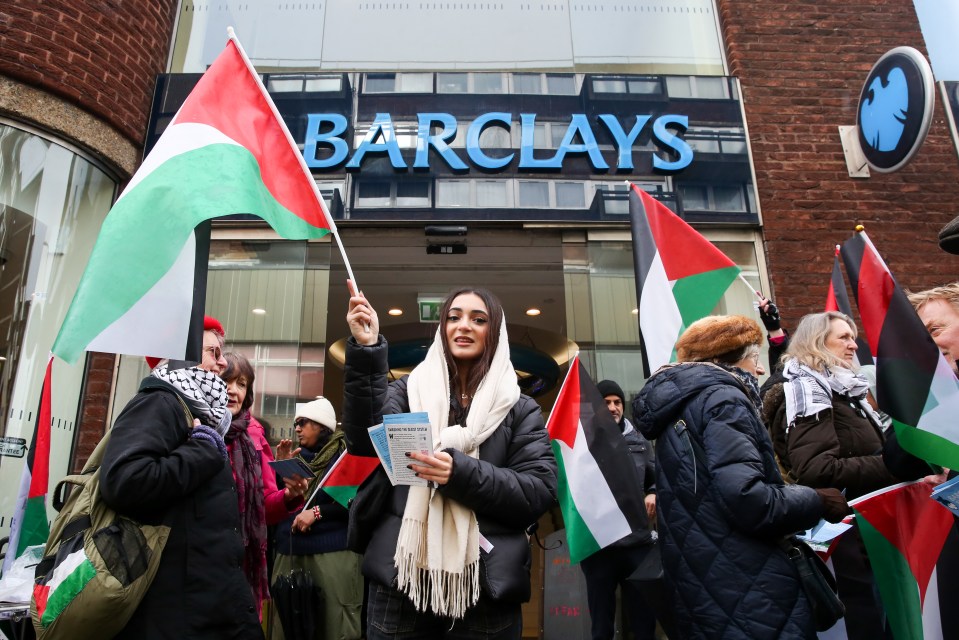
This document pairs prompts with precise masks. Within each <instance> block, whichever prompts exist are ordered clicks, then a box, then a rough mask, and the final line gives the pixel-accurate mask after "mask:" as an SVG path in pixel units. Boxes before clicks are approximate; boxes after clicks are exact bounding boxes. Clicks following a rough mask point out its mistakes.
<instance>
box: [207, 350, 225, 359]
mask: <svg viewBox="0 0 959 640" xmlns="http://www.w3.org/2000/svg"><path fill="white" fill-rule="evenodd" d="M203 353H209V354H210V355H211V356H213V359H214V360H219V359H220V358H221V357H222V356H223V352H222V351H221V350H220V347H203Z"/></svg>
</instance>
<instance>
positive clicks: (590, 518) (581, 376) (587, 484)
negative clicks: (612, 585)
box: [546, 355, 647, 564]
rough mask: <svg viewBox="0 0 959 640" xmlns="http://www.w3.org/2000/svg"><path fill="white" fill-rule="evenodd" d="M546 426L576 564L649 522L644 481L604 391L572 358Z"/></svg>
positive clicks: (564, 520)
mask: <svg viewBox="0 0 959 640" xmlns="http://www.w3.org/2000/svg"><path fill="white" fill-rule="evenodd" d="M546 430H547V431H548V432H549V437H550V440H551V444H552V447H553V454H554V455H555V457H556V463H557V466H558V467H559V496H558V500H559V506H560V509H561V510H562V512H563V522H564V523H565V524H566V542H567V544H568V545H569V556H570V561H571V562H573V563H574V564H575V563H577V562H579V561H580V560H582V559H583V558H586V557H588V556H590V555H591V554H593V553H595V552H596V551H599V550H600V549H603V548H605V547H607V546H609V545H611V544H613V543H614V542H616V541H617V540H620V539H622V538H624V537H626V536H628V535H629V534H630V533H632V532H633V531H638V530H640V529H641V528H642V527H645V526H647V525H646V519H645V506H644V504H643V492H642V490H641V488H642V486H643V479H642V478H640V477H639V474H638V472H637V471H636V466H635V465H634V464H633V462H632V461H631V460H630V458H629V455H630V454H629V448H628V445H627V444H626V441H625V440H624V439H623V436H622V434H621V433H620V431H619V427H617V426H616V422H615V420H614V419H613V416H612V414H611V413H610V412H609V409H607V408H606V403H605V401H604V400H603V396H602V394H601V393H600V392H599V389H597V388H596V385H595V384H593V381H592V379H591V378H590V377H589V374H588V373H587V372H586V368H585V367H584V366H583V364H582V362H580V359H579V356H578V355H577V356H576V357H574V358H573V361H572V362H571V363H570V366H569V373H568V374H567V376H566V380H565V382H563V387H562V388H561V389H560V391H559V395H558V396H557V398H556V404H555V405H553V410H552V411H551V412H550V415H549V420H548V421H547V423H546Z"/></svg>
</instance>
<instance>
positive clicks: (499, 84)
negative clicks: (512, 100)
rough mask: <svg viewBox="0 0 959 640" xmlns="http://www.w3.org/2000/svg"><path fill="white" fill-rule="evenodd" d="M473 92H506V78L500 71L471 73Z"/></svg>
mask: <svg viewBox="0 0 959 640" xmlns="http://www.w3.org/2000/svg"><path fill="white" fill-rule="evenodd" d="M470 78H471V79H472V81H473V93H489V94H497V93H506V79H505V76H504V74H502V73H472V74H470Z"/></svg>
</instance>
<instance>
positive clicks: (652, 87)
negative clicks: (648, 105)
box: [592, 76, 663, 96]
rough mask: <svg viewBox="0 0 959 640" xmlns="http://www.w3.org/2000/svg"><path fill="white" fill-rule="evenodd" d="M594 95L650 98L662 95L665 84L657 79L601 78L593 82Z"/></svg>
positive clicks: (594, 79)
mask: <svg viewBox="0 0 959 640" xmlns="http://www.w3.org/2000/svg"><path fill="white" fill-rule="evenodd" d="M592 82H593V93H628V94H633V95H641V96H650V95H662V93H663V82H662V80H661V79H660V78H658V77H656V78H653V77H650V78H646V77H641V78H625V77H621V78H616V77H607V76H599V77H595V78H593V80H592Z"/></svg>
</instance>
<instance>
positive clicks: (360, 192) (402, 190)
mask: <svg viewBox="0 0 959 640" xmlns="http://www.w3.org/2000/svg"><path fill="white" fill-rule="evenodd" d="M356 206H357V207H359V208H363V207H428V206H430V185H429V182H426V181H420V180H413V181H406V180H401V181H392V180H390V181H387V180H363V181H360V182H357V183H356Z"/></svg>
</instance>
